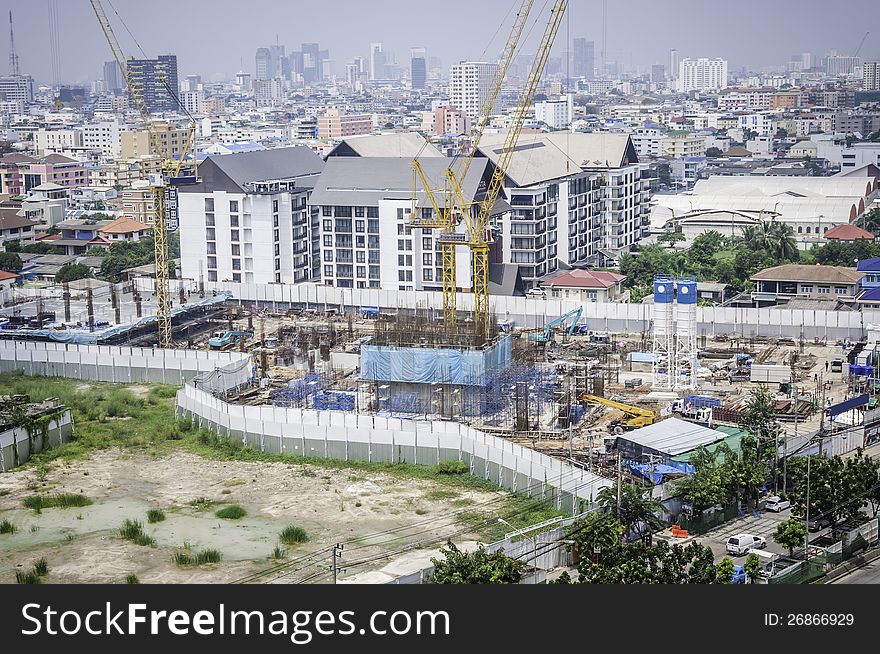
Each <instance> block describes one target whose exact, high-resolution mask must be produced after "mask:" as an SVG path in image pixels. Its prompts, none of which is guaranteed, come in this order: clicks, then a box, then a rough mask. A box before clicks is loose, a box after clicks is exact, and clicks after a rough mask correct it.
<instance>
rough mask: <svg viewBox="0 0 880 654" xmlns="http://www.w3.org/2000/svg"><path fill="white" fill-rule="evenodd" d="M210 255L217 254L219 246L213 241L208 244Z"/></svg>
mask: <svg viewBox="0 0 880 654" xmlns="http://www.w3.org/2000/svg"><path fill="white" fill-rule="evenodd" d="M207 245H208V254H217V244H216V243H214V242H213V241H212V242H211V243H208V244H207Z"/></svg>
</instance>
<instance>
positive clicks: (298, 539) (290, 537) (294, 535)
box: [281, 525, 309, 545]
mask: <svg viewBox="0 0 880 654" xmlns="http://www.w3.org/2000/svg"><path fill="white" fill-rule="evenodd" d="M308 540H309V535H308V534H307V533H306V530H305V529H303V528H302V527H297V526H295V525H289V526H287V527H285V528H284V530H283V531H282V532H281V542H282V543H284V544H285V545H298V544H299V543H305V542H306V541H308Z"/></svg>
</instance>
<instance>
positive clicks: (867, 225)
mask: <svg viewBox="0 0 880 654" xmlns="http://www.w3.org/2000/svg"><path fill="white" fill-rule="evenodd" d="M857 222H858V225H859V227H861V228H862V229H866V230H868V231H869V232H871V233H872V234H874V235H875V236H877V235H880V207H874V208H873V209H871V210H870V211H868V212H867V213H865V214H863V215H862V217H861V218H859V219H858V221H857Z"/></svg>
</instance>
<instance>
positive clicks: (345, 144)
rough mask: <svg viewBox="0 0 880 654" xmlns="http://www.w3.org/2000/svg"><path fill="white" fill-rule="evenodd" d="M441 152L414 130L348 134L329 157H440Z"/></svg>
mask: <svg viewBox="0 0 880 654" xmlns="http://www.w3.org/2000/svg"><path fill="white" fill-rule="evenodd" d="M442 156H443V153H442V152H440V150H438V149H437V148H435V147H434V146H433V145H431V144H430V143H429V142H428V141H426V140H425V139H424V137H423V136H421V135H420V134H418V133H416V132H395V133H393V134H378V135H365V136H350V137H348V138H345V139H343V140H342V142H341V143H340V144H339V145H337V146H336V147H335V148H333V149H332V150H331V151H330V152H329V153H328V154H327V158H328V159H329V158H330V157H406V158H407V159H414V158H416V157H418V158H419V159H422V158H423V157H424V158H426V157H442Z"/></svg>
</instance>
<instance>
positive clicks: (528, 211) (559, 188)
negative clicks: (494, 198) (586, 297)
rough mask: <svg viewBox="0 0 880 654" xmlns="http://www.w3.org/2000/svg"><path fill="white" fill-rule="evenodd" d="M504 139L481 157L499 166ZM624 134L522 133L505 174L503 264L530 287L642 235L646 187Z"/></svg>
mask: <svg viewBox="0 0 880 654" xmlns="http://www.w3.org/2000/svg"><path fill="white" fill-rule="evenodd" d="M503 142H504V135H503V134H498V135H487V136H484V137H483V139H482V141H481V142H480V148H479V153H480V154H481V155H483V156H486V157H488V158H489V159H490V160H492V161H493V162H495V161H497V159H498V156H499V151H500V147H499V146H501V145H502V144H503ZM647 174H648V173H647V166H644V165H642V164H639V162H638V156H637V155H636V151H635V148H634V147H633V144H632V142H631V140H630V137H629V135H627V134H610V133H599V132H596V133H582V132H577V133H572V134H568V133H556V134H534V135H533V134H525V135H523V136H521V137H520V140H519V145H518V146H517V150H516V152H515V153H514V154H513V157H512V159H511V163H510V165H509V166H508V169H507V179H508V181H509V183H510V185H509V186H506V187H505V195H506V196H507V197H508V198H509V202H510V205H511V207H512V211H511V212H510V213H509V214H507V215H504V216H503V217H502V222H501V224H500V225H499V237H498V239H497V240H499V242H500V244H501V248H502V251H501V254H502V256H503V262H504V263H513V264H517V265H518V266H519V272H520V275H521V277H522V280H523V283H524V284H525V285H526V286H527V287H529V286H535V285H537V284H538V282H539V281H540V279H541V278H542V277H544V276H546V275H547V274H549V273H551V272H554V271H555V270H556V269H557V268H558V267H559V265H560V264H563V265H570V266H574V265H585V264H593V265H600V266H601V265H606V264H608V263H609V262H610V261H613V260H615V259H616V258H617V256H619V254H620V253H622V252H626V251H629V250H631V249H632V247H633V246H634V245H635V244H636V243H637V242H638V241H639V240H640V239H641V238H642V237H643V236H646V235H647V228H648V224H649V201H650V191H649V188H650V181H649V179H648V178H647Z"/></svg>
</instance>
